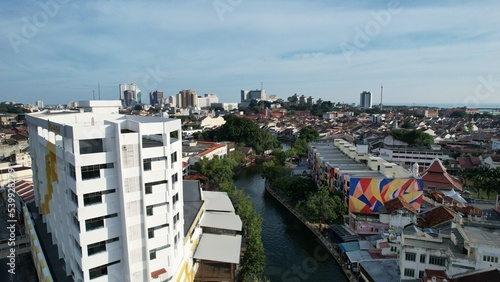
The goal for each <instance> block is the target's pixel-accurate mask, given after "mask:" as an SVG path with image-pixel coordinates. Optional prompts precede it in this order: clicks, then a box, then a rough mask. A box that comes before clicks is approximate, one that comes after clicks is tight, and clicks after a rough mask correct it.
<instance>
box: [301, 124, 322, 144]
mask: <svg viewBox="0 0 500 282" xmlns="http://www.w3.org/2000/svg"><path fill="white" fill-rule="evenodd" d="M318 137H319V132H318V130H316V128H314V127H312V126H309V125H308V126H306V127H303V128H302V129H301V130H300V131H299V138H301V139H304V140H305V141H306V142H311V141H314V140H316V139H318Z"/></svg>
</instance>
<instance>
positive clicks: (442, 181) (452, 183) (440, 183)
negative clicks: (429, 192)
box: [422, 159, 462, 191]
mask: <svg viewBox="0 0 500 282" xmlns="http://www.w3.org/2000/svg"><path fill="white" fill-rule="evenodd" d="M422 180H423V181H424V186H427V187H428V186H434V187H438V188H454V189H458V190H460V191H461V190H462V183H460V181H459V180H458V179H456V178H455V177H453V176H451V175H450V174H448V172H446V168H444V166H443V164H442V163H441V161H440V160H439V159H436V160H434V162H432V164H431V166H430V167H429V168H428V169H427V170H426V171H425V172H424V174H423V175H422Z"/></svg>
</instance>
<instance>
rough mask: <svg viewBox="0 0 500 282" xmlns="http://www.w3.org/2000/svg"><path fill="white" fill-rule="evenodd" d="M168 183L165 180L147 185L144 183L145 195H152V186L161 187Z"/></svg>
mask: <svg viewBox="0 0 500 282" xmlns="http://www.w3.org/2000/svg"><path fill="white" fill-rule="evenodd" d="M167 183H168V181H166V180H161V181H155V182H149V183H146V184H145V185H144V186H145V190H146V194H151V193H153V186H156V185H161V184H167ZM165 190H166V188H165Z"/></svg>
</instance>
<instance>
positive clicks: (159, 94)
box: [149, 90, 163, 106]
mask: <svg viewBox="0 0 500 282" xmlns="http://www.w3.org/2000/svg"><path fill="white" fill-rule="evenodd" d="M149 104H150V105H151V106H155V105H158V106H161V105H163V91H160V90H155V91H151V92H149Z"/></svg>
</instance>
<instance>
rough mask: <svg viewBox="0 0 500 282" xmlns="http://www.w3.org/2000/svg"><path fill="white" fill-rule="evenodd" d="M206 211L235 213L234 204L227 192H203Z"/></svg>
mask: <svg viewBox="0 0 500 282" xmlns="http://www.w3.org/2000/svg"><path fill="white" fill-rule="evenodd" d="M202 193H203V200H204V201H205V210H206V211H222V212H234V207H233V204H232V203H231V200H230V199H229V196H228V195H227V193H226V192H214V191H203V192H202Z"/></svg>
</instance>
